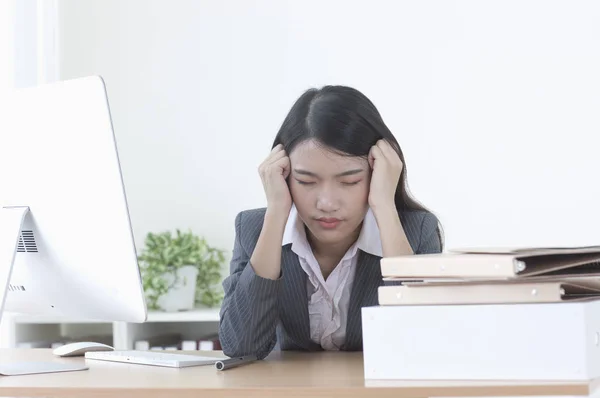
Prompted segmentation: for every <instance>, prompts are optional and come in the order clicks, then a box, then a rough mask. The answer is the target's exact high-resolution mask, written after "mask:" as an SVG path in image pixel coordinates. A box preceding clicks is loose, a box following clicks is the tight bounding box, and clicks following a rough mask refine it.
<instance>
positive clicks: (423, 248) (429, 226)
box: [415, 213, 442, 254]
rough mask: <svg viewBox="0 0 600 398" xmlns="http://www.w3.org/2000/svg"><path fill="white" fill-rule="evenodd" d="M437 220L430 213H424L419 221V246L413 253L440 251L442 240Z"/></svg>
mask: <svg viewBox="0 0 600 398" xmlns="http://www.w3.org/2000/svg"><path fill="white" fill-rule="evenodd" d="M438 228H439V222H438V219H437V217H436V216H435V215H433V214H432V213H425V215H424V216H423V222H422V223H421V234H420V239H419V247H418V248H417V250H416V252H415V254H430V253H440V252H441V251H442V242H441V239H442V238H441V236H440V231H439V229H438Z"/></svg>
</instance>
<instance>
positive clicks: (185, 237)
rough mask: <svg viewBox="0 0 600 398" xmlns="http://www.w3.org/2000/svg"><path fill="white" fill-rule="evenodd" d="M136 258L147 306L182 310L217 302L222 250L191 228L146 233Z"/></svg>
mask: <svg viewBox="0 0 600 398" xmlns="http://www.w3.org/2000/svg"><path fill="white" fill-rule="evenodd" d="M138 259H139V260H140V270H141V274H142V282H143V286H144V292H145V295H146V303H147V306H148V309H152V310H164V311H182V310H190V309H193V308H194V307H195V306H196V303H198V304H199V305H201V306H206V307H214V306H216V305H218V304H219V303H220V302H221V300H222V290H221V289H220V286H219V285H218V284H219V282H220V281H221V269H222V266H223V262H224V261H225V255H224V251H223V250H219V249H216V248H214V247H211V246H210V245H208V243H207V242H206V240H205V239H204V238H202V237H199V236H197V235H195V234H193V233H192V232H191V231H188V232H181V231H180V230H179V229H177V230H176V232H175V235H173V234H172V233H171V232H170V231H166V232H161V233H148V234H147V235H146V239H145V247H144V250H143V251H142V253H141V254H140V255H139V257H138Z"/></svg>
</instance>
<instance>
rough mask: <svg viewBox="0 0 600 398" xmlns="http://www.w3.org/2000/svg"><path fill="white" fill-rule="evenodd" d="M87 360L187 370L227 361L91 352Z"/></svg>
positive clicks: (164, 354)
mask: <svg viewBox="0 0 600 398" xmlns="http://www.w3.org/2000/svg"><path fill="white" fill-rule="evenodd" d="M85 358H86V359H96V360H100V361H111V362H124V363H135V364H139V365H154V366H166V367H170V368H185V367H188V366H199V365H214V364H215V362H217V361H220V360H223V359H227V357H223V356H218V357H217V356H215V357H206V356H200V355H193V354H174V353H170V352H162V351H135V350H130V351H120V350H116V351H90V352H86V353H85Z"/></svg>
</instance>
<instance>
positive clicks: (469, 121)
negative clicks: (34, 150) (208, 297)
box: [0, 0, 600, 269]
mask: <svg viewBox="0 0 600 398" xmlns="http://www.w3.org/2000/svg"><path fill="white" fill-rule="evenodd" d="M598 20H600V3H598V2H596V1H592V0H589V1H583V0H582V1H570V0H525V1H523V0H518V1H517V0H501V1H500V0H491V1H477V0H443V1H442V0H438V1H436V0H426V1H416V0H410V1H408V0H399V1H392V0H369V1H366V0H360V1H358V0H352V1H349V0H326V1H324V0H319V1H315V0H303V1H298V0H252V1H245V0H220V1H216V0H213V1H209V0H197V1H192V0H169V1H164V0H163V1H159V0H102V1H99V0H98V1H92V0H17V1H3V2H1V3H0V60H1V61H0V89H5V88H13V87H17V88H20V87H28V86H34V85H39V84H45V83H51V82H54V81H58V80H66V79H73V78H78V77H83V76H89V75H101V76H102V77H103V78H104V80H105V82H106V86H107V90H108V95H109V103H110V106H111V111H112V116H113V118H114V120H113V122H114V128H115V134H116V138H117V142H118V149H119V151H120V158H121V162H122V163H121V167H122V171H123V176H124V180H125V186H126V191H127V195H128V200H129V206H130V211H131V219H132V222H133V227H134V234H135V238H136V242H137V244H138V246H139V247H142V246H143V241H144V237H145V235H146V234H147V233H148V232H158V231H163V230H174V229H175V228H180V229H191V230H192V231H194V233H197V234H199V235H202V236H203V237H205V238H206V239H207V241H208V242H209V243H210V244H211V245H213V246H215V247H218V248H221V249H223V250H225V251H226V254H227V256H228V258H229V255H230V251H231V248H232V247H233V239H234V228H233V221H234V217H235V215H236V214H237V213H238V212H239V211H241V210H244V209H248V208H254V207H262V206H265V205H266V200H265V197H264V193H263V189H262V185H261V182H260V178H259V176H258V173H257V167H258V165H259V164H260V162H261V161H262V160H263V159H264V158H265V157H266V156H267V155H268V153H269V151H270V149H271V143H272V142H273V139H274V137H275V134H276V133H277V131H278V128H279V126H280V124H281V122H282V121H283V119H284V117H285V115H286V113H287V112H288V110H289V109H290V107H291V105H292V103H293V102H294V101H295V100H296V99H297V97H298V96H300V95H301V94H302V92H303V91H304V90H306V89H308V88H310V87H319V86H322V85H325V84H344V85H350V86H353V87H355V88H357V89H359V90H360V91H362V92H363V93H365V94H366V95H367V96H368V97H369V98H370V99H371V100H372V101H373V102H374V103H375V105H376V106H377V107H378V109H379V110H380V112H381V113H382V115H383V118H384V120H385V122H386V123H387V124H388V126H389V127H390V129H391V130H392V132H393V133H394V134H395V136H396V138H397V139H398V141H399V142H400V145H401V146H402V148H403V151H404V153H405V156H406V167H407V170H408V182H409V184H410V188H411V191H412V193H413V194H414V196H415V197H416V198H417V199H418V200H419V201H421V202H422V203H423V204H424V205H425V206H426V207H428V208H429V209H431V210H432V211H433V212H434V213H435V214H436V215H437V216H438V218H439V219H440V221H441V223H442V225H443V228H444V232H445V239H446V246H447V247H448V248H454V247H462V246H482V245H485V246H530V245H548V246H568V245H596V244H598V243H599V233H598V225H600V205H599V203H600V184H599V183H598V174H599V172H600V157H599V156H598V147H599V146H598V144H599V140H600V139H599V138H598V137H599V136H600V135H599V134H600V116H599V112H598V109H600V94H599V93H600V74H599V73H598V71H599V70H600V46H598V43H599V42H600V25H599V24H598ZM0 112H1V111H0ZM4 133H5V132H0V134H4ZM225 269H227V266H225Z"/></svg>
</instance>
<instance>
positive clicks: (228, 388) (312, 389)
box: [0, 349, 595, 398]
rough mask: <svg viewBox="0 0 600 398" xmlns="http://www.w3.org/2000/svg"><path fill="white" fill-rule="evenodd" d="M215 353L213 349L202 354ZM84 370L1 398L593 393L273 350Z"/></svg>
mask: <svg viewBox="0 0 600 398" xmlns="http://www.w3.org/2000/svg"><path fill="white" fill-rule="evenodd" d="M0 353H1V354H0V361H2V362H5V361H27V360H30V361H59V362H71V361H76V362H83V361H86V360H85V359H83V358H81V357H80V358H70V359H66V358H55V357H54V356H53V355H52V353H51V350H45V349H34V350H31V349H28V350H18V349H17V350H2V351H0ZM202 354H203V355H218V354H219V353H218V352H202ZM86 362H87V364H88V366H89V367H90V369H89V370H84V371H78V372H68V373H52V374H37V375H26V376H5V377H0V396H3V397H6V396H10V397H17V396H26V397H132V398H136V397H139V398H142V397H144V398H154V397H169V398H177V397H194V398H205V397H236V398H240V397H286V398H292V397H368V398H371V397H372V398H377V397H410V398H417V397H434V396H445V397H450V396H480V397H481V396H492V395H497V396H511V395H512V396H515V395H516V396H527V395H546V396H559V395H571V396H573V395H584V396H586V395H591V394H592V392H595V383H582V382H540V383H536V382H515V383H509V382H444V381H436V382H415V381H403V382H371V381H368V380H367V381H366V382H365V380H364V377H363V362H362V354H361V353H343V352H335V353H327V352H323V353H294V352H283V353H281V352H276V353H273V354H272V355H270V356H269V357H268V358H267V359H266V360H264V361H260V362H256V363H253V364H249V365H245V366H242V367H238V368H234V369H229V370H227V371H222V372H220V371H217V370H216V369H215V368H214V367H212V366H199V367H193V368H186V369H171V368H161V367H154V366H144V365H132V364H121V363H112V362H101V361H92V360H87V361H86Z"/></svg>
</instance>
